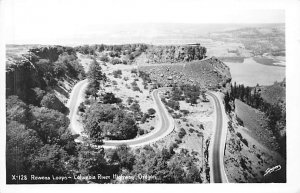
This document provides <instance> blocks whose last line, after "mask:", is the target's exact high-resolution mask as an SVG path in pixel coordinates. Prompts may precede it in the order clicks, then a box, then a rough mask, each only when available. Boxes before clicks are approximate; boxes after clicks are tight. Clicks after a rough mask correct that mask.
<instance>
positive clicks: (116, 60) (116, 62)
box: [110, 58, 122, 65]
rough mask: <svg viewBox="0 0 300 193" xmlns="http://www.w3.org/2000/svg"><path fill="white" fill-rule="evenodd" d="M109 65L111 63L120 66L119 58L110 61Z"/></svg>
mask: <svg viewBox="0 0 300 193" xmlns="http://www.w3.org/2000/svg"><path fill="white" fill-rule="evenodd" d="M110 63H112V64H113V65H115V64H122V61H121V60H120V59H119V58H113V59H111V61H110Z"/></svg>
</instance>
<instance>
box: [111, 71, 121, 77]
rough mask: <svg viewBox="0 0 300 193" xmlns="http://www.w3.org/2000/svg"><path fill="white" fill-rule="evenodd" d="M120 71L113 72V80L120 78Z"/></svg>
mask: <svg viewBox="0 0 300 193" xmlns="http://www.w3.org/2000/svg"><path fill="white" fill-rule="evenodd" d="M121 75H122V71H121V70H114V71H113V76H114V78H121Z"/></svg>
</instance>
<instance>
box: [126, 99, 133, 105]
mask: <svg viewBox="0 0 300 193" xmlns="http://www.w3.org/2000/svg"><path fill="white" fill-rule="evenodd" d="M127 103H128V105H131V103H133V98H132V97H128V98H127Z"/></svg>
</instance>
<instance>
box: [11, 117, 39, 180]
mask: <svg viewBox="0 0 300 193" xmlns="http://www.w3.org/2000/svg"><path fill="white" fill-rule="evenodd" d="M42 145H43V143H42V141H41V140H40V139H39V137H38V135H37V133H36V132H35V131H34V130H32V129H28V128H26V126H25V125H23V124H21V123H18V122H16V121H11V122H10V123H8V124H7V127H6V171H7V174H6V175H7V183H22V181H21V180H20V181H17V182H16V181H13V180H12V178H11V175H18V174H26V173H29V171H28V165H30V162H29V161H28V159H29V157H30V156H31V155H32V154H34V153H36V152H37V151H38V150H39V149H40V148H41V147H42Z"/></svg>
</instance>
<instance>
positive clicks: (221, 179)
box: [207, 92, 228, 183]
mask: <svg viewBox="0 0 300 193" xmlns="http://www.w3.org/2000/svg"><path fill="white" fill-rule="evenodd" d="M207 94H208V95H209V96H211V97H212V99H213V100H214V103H215V110H216V121H215V132H213V137H212V140H211V145H212V152H211V153H210V156H212V157H211V179H212V180H211V181H212V182H213V183H228V179H227V177H226V173H225V168H224V151H225V142H226V131H224V130H225V128H226V127H225V128H224V127H223V115H222V113H225V112H224V109H222V108H221V104H220V99H219V98H218V97H216V95H215V94H214V93H212V92H208V93H207Z"/></svg>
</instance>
